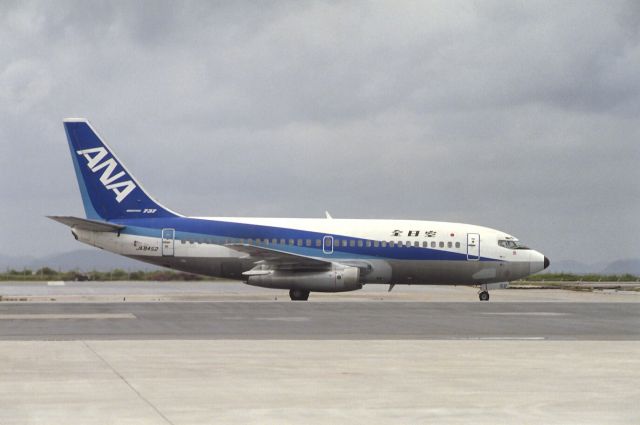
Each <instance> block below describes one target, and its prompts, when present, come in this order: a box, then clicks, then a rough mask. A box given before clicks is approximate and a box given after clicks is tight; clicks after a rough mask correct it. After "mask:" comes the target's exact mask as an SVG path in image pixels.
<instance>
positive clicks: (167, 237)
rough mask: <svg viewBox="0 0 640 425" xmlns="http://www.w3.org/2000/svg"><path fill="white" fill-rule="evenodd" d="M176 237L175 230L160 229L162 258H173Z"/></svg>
mask: <svg viewBox="0 0 640 425" xmlns="http://www.w3.org/2000/svg"><path fill="white" fill-rule="evenodd" d="M175 236H176V231H175V229H162V256H163V257H168V256H173V253H174V240H175Z"/></svg>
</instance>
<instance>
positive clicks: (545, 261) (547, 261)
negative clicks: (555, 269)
mask: <svg viewBox="0 0 640 425" xmlns="http://www.w3.org/2000/svg"><path fill="white" fill-rule="evenodd" d="M549 264H551V261H549V259H548V258H547V257H544V268H545V269H546V268H547V267H549Z"/></svg>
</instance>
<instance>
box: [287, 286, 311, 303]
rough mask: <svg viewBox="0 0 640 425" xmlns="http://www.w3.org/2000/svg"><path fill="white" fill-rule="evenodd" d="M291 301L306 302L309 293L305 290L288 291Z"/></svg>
mask: <svg viewBox="0 0 640 425" xmlns="http://www.w3.org/2000/svg"><path fill="white" fill-rule="evenodd" d="M289 296H290V297H291V301H306V300H308V299H309V291H307V290H306V289H290V290H289Z"/></svg>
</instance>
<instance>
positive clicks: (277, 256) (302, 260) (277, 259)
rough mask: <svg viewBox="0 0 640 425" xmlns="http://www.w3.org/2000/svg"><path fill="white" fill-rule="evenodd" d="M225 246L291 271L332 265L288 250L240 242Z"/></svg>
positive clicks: (277, 267) (272, 266) (325, 267)
mask: <svg viewBox="0 0 640 425" xmlns="http://www.w3.org/2000/svg"><path fill="white" fill-rule="evenodd" d="M225 246H226V247H227V248H231V249H234V250H236V251H239V252H244V253H245V254H249V256H250V257H252V258H255V259H256V262H259V261H261V262H263V263H264V264H266V265H267V266H269V268H273V269H280V270H291V271H311V270H327V269H330V268H331V267H332V263H331V261H325V260H320V259H317V258H313V257H307V256H305V255H298V254H291V253H290V252H284V251H279V250H277V249H272V248H266V247H263V246H255V245H248V244H241V243H231V244H226V245H225Z"/></svg>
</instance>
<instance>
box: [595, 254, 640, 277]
mask: <svg viewBox="0 0 640 425" xmlns="http://www.w3.org/2000/svg"><path fill="white" fill-rule="evenodd" d="M624 273H629V274H634V275H636V276H640V258H629V259H626V260H618V261H614V262H613V263H610V264H609V265H607V266H606V267H605V268H604V269H602V274H624Z"/></svg>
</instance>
